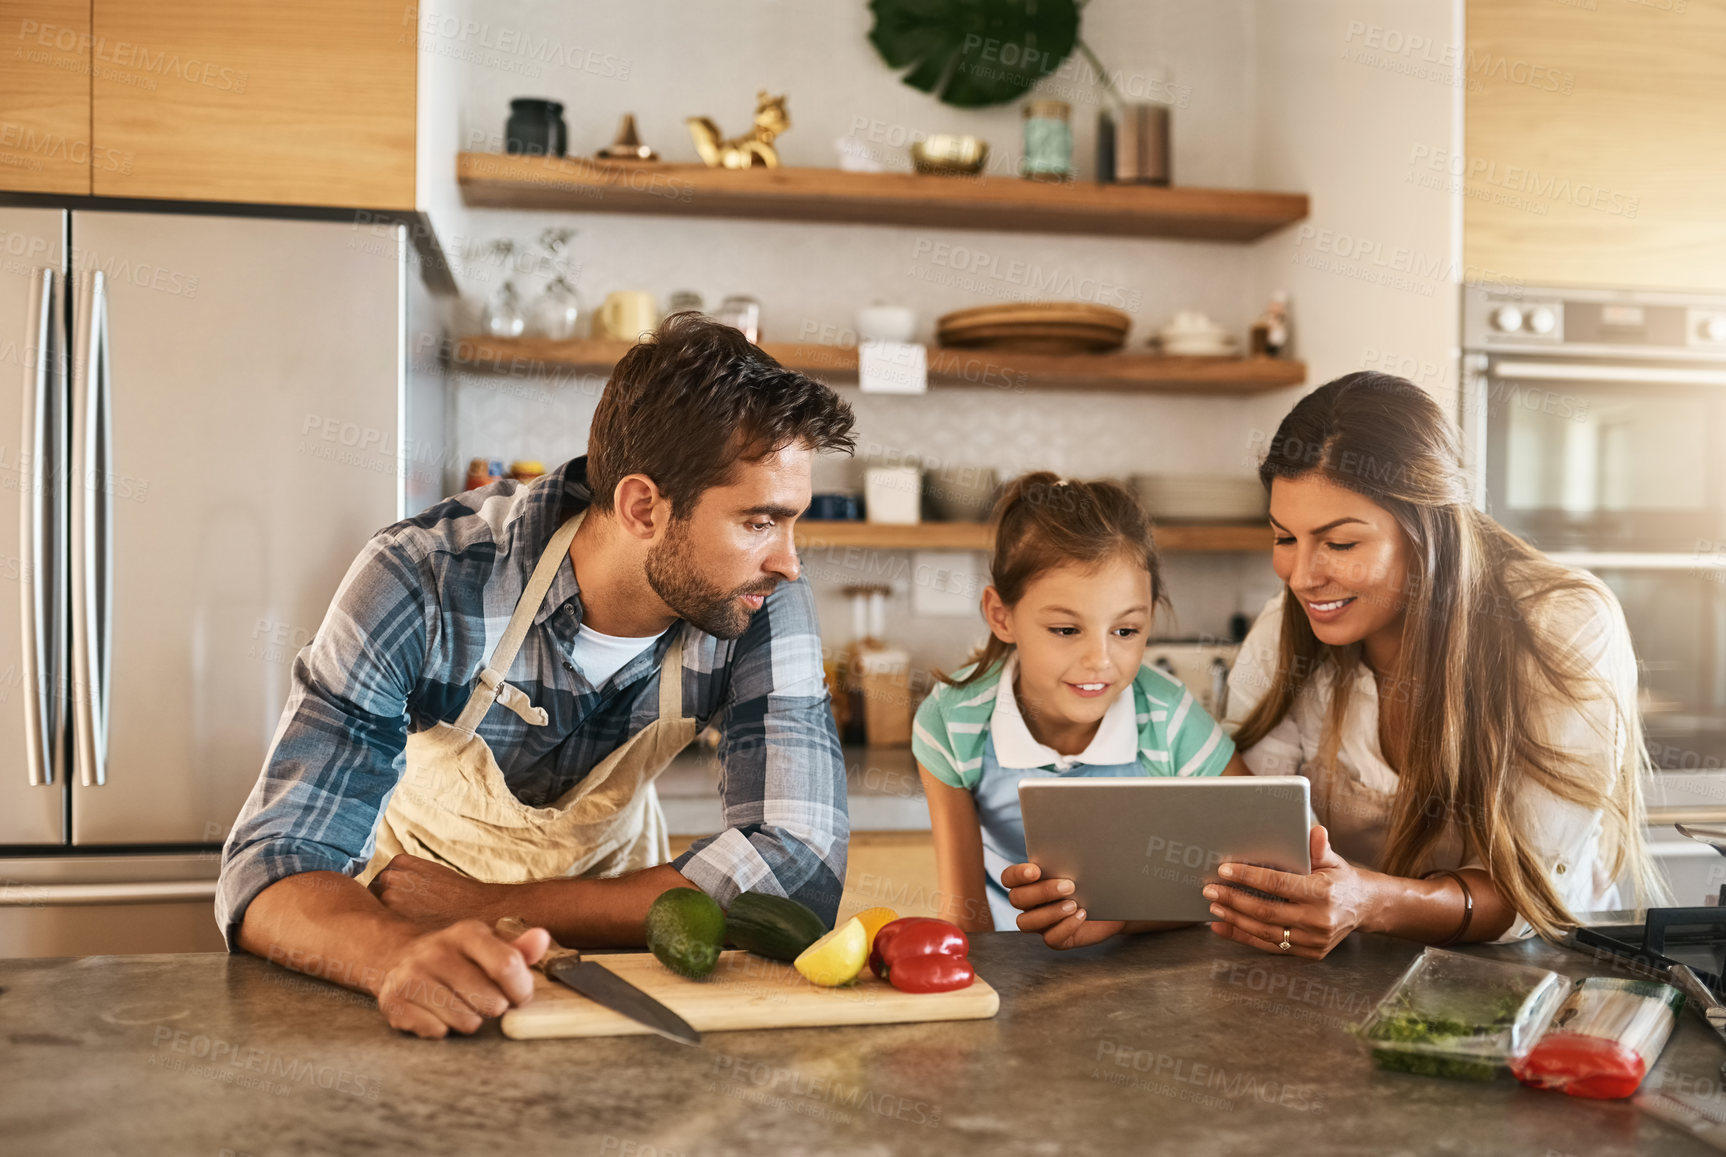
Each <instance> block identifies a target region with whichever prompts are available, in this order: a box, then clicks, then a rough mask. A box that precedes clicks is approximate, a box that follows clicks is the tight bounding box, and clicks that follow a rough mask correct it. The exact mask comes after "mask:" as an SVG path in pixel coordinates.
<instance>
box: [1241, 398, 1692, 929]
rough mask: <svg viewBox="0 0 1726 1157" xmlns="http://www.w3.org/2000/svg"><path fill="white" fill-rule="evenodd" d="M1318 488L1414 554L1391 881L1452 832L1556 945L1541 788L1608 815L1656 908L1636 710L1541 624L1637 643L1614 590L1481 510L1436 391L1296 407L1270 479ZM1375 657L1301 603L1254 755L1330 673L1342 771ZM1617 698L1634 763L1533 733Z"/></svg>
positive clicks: (1395, 690) (1641, 889) (1616, 865)
mask: <svg viewBox="0 0 1726 1157" xmlns="http://www.w3.org/2000/svg"><path fill="white" fill-rule="evenodd" d="M1314 474H1316V475H1318V476H1321V477H1323V478H1324V479H1325V480H1327V481H1329V482H1331V483H1333V484H1335V485H1337V486H1341V487H1344V488H1346V489H1348V490H1352V491H1354V492H1355V493H1357V494H1361V495H1364V496H1365V497H1367V498H1369V499H1370V500H1372V501H1373V502H1374V503H1376V504H1377V505H1379V506H1381V507H1383V508H1384V509H1385V510H1386V511H1388V512H1389V513H1390V514H1391V516H1392V517H1393V518H1394V519H1395V520H1396V523H1397V526H1398V527H1399V528H1400V529H1401V531H1402V534H1403V536H1404V538H1405V539H1406V543H1407V547H1408V558H1409V564H1408V579H1407V587H1406V589H1405V590H1403V591H1400V592H1395V594H1394V597H1397V598H1399V599H1400V600H1402V601H1405V611H1404V618H1403V627H1402V648H1401V652H1400V656H1399V658H1398V668H1397V670H1396V671H1395V672H1380V673H1379V674H1380V676H1381V679H1383V686H1385V687H1386V688H1388V691H1387V697H1388V695H1390V694H1394V695H1396V696H1399V697H1401V698H1402V700H1403V701H1404V702H1405V703H1406V714H1405V715H1404V716H1403V722H1404V724H1405V727H1406V729H1405V730H1404V731H1403V732H1402V733H1401V734H1399V735H1384V739H1385V742H1386V745H1387V748H1386V751H1385V755H1386V757H1387V759H1388V761H1389V762H1390V764H1391V765H1392V766H1393V767H1395V768H1396V770H1397V773H1398V783H1397V791H1396V796H1395V799H1394V801H1393V803H1392V805H1391V818H1390V830H1389V833H1388V836H1387V838H1386V841H1385V851H1384V863H1383V864H1381V865H1379V866H1380V867H1381V869H1382V870H1384V871H1386V872H1389V873H1390V874H1392V875H1396V876H1413V875H1415V874H1416V873H1417V872H1418V871H1420V869H1421V868H1422V867H1423V866H1424V864H1425V862H1426V857H1427V856H1428V855H1429V854H1430V853H1431V852H1432V850H1433V848H1434V847H1435V846H1436V845H1437V844H1438V842H1439V840H1440V839H1441V838H1443V836H1444V835H1445V833H1446V831H1447V830H1448V829H1449V828H1450V827H1451V825H1452V824H1453V823H1454V824H1455V826H1456V830H1457V831H1458V832H1459V833H1460V834H1461V836H1462V837H1463V840H1464V842H1465V844H1466V845H1467V849H1468V853H1469V854H1470V855H1472V856H1476V857H1478V858H1479V859H1480V860H1481V861H1482V862H1483V863H1484V864H1485V865H1486V867H1487V870H1488V871H1489V872H1490V874H1491V876H1492V879H1493V882H1494V883H1495V884H1496V885H1497V886H1498V889H1499V892H1500V893H1501V894H1502V895H1503V896H1504V898H1505V900H1506V902H1508V903H1509V904H1510V906H1511V907H1512V908H1514V909H1515V910H1516V911H1517V912H1518V913H1519V914H1520V915H1521V916H1522V917H1523V918H1525V919H1527V920H1528V921H1529V923H1531V924H1532V925H1533V926H1534V928H1535V930H1536V931H1538V932H1539V933H1540V934H1541V935H1543V936H1546V937H1548V938H1552V937H1555V936H1557V935H1558V934H1559V933H1560V932H1561V930H1562V929H1564V928H1567V927H1571V926H1574V925H1575V923H1576V919H1575V916H1574V915H1573V914H1572V913H1571V912H1570V911H1569V910H1568V909H1567V908H1566V907H1565V905H1564V902H1563V901H1562V900H1561V899H1560V898H1559V896H1558V893H1557V892H1556V891H1555V890H1554V889H1553V887H1552V885H1551V883H1550V882H1549V881H1548V879H1547V875H1546V870H1547V868H1548V867H1549V866H1550V865H1547V864H1544V863H1542V862H1541V861H1540V860H1539V858H1538V855H1537V853H1536V851H1535V849H1534V848H1532V847H1531V846H1529V845H1528V844H1527V843H1525V842H1523V841H1522V840H1520V839H1518V838H1517V836H1516V828H1515V826H1514V825H1515V811H1514V809H1515V807H1516V806H1517V801H1518V797H1519V794H1520V789H1521V788H1522V786H1523V785H1525V784H1530V783H1532V784H1537V785H1539V786H1541V787H1543V788H1545V789H1546V790H1548V791H1550V792H1551V793H1552V794H1553V795H1555V796H1557V797H1558V798H1560V799H1564V800H1569V801H1571V802H1573V803H1576V804H1578V805H1580V806H1582V807H1585V808H1589V809H1598V810H1600V811H1601V812H1602V813H1603V814H1604V816H1605V830H1604V832H1603V834H1602V838H1603V840H1604V841H1605V843H1606V846H1607V847H1608V848H1610V849H1611V855H1612V859H1611V866H1612V872H1613V876H1614V878H1617V876H1618V875H1619V873H1620V872H1623V871H1624V870H1625V869H1628V870H1629V873H1630V878H1631V882H1632V883H1633V884H1634V885H1635V887H1636V888H1637V890H1638V893H1639V894H1640V895H1650V894H1653V895H1658V894H1660V892H1661V891H1662V888H1661V886H1660V884H1659V883H1658V881H1657V877H1656V876H1655V874H1654V872H1653V870H1652V864H1651V863H1650V861H1649V859H1648V855H1647V849H1646V846H1645V844H1644V842H1643V836H1642V828H1643V822H1644V813H1643V801H1642V778H1643V775H1644V773H1645V772H1646V771H1647V770H1648V754H1647V748H1646V746H1645V745H1644V741H1643V738H1642V726H1641V719H1640V713H1639V710H1638V707H1637V703H1636V699H1635V696H1634V694H1631V695H1628V696H1626V695H1623V694H1620V693H1618V692H1617V691H1616V690H1615V689H1613V688H1603V687H1601V686H1600V675H1599V673H1598V671H1596V670H1592V669H1590V668H1589V667H1588V666H1587V665H1586V664H1584V663H1582V662H1579V661H1578V659H1577V657H1576V655H1575V653H1574V652H1573V651H1571V650H1570V649H1569V648H1568V647H1567V646H1566V642H1567V640H1566V639H1565V638H1563V637H1555V636H1554V633H1553V631H1552V628H1551V627H1550V626H1546V627H1542V626H1541V624H1542V623H1543V622H1544V621H1549V620H1550V613H1551V612H1554V611H1557V610H1561V609H1564V608H1565V607H1566V606H1567V605H1568V606H1569V607H1572V608H1579V609H1583V610H1585V611H1586V612H1587V613H1591V614H1598V613H1601V612H1602V611H1604V612H1606V613H1609V614H1610V616H1611V618H1612V619H1613V620H1614V623H1615V628H1616V629H1617V630H1619V631H1625V630H1626V628H1625V627H1624V625H1623V612H1622V611H1621V610H1620V609H1619V607H1618V604H1617V601H1616V600H1615V599H1614V598H1613V596H1612V594H1611V592H1610V591H1608V590H1607V589H1606V587H1605V586H1604V585H1603V584H1601V583H1600V582H1599V581H1598V580H1596V579H1594V578H1592V577H1591V576H1588V575H1584V574H1580V573H1578V572H1575V571H1571V570H1568V569H1567V568H1565V567H1562V566H1559V565H1558V564H1556V563H1554V562H1552V561H1551V560H1549V559H1547V558H1546V557H1545V556H1544V555H1542V554H1541V553H1540V552H1539V551H1537V550H1535V549H1534V548H1532V547H1530V546H1529V545H1528V544H1526V543H1524V542H1523V541H1522V540H1521V539H1519V538H1517V537H1516V536H1514V535H1512V534H1511V533H1510V532H1509V531H1507V530H1505V529H1504V528H1503V527H1502V526H1500V525H1499V524H1498V523H1497V522H1495V521H1493V520H1492V519H1491V518H1490V517H1488V516H1487V515H1486V514H1485V513H1483V512H1482V511H1480V510H1478V509H1476V508H1475V506H1474V504H1473V502H1472V487H1471V485H1470V480H1469V478H1468V475H1467V474H1466V473H1465V471H1464V469H1463V465H1462V456H1461V453H1460V451H1459V448H1458V443H1457V435H1456V431H1455V428H1454V427H1453V426H1452V424H1451V423H1450V422H1449V421H1447V420H1446V419H1445V416H1444V414H1443V412H1442V411H1441V410H1440V409H1439V407H1438V404H1437V403H1436V402H1434V401H1433V399H1432V398H1431V397H1430V396H1429V395H1428V394H1427V393H1426V392H1425V391H1424V390H1422V389H1420V388H1419V387H1417V386H1415V385H1414V384H1413V383H1411V382H1407V381H1404V380H1403V379H1402V378H1398V377H1392V376H1391V375H1389V374H1379V373H1354V374H1348V375H1346V376H1344V377H1341V378H1338V379H1337V380H1335V381H1334V382H1331V383H1329V384H1328V385H1325V386H1321V387H1320V388H1319V389H1317V390H1315V391H1313V392H1312V393H1311V394H1309V395H1307V396H1306V397H1305V398H1302V399H1301V400H1300V402H1298V403H1297V404H1296V405H1295V408H1294V409H1293V410H1292V411H1290V412H1289V415H1288V417H1286V418H1284V419H1283V422H1282V425H1281V426H1280V427H1278V429H1277V433H1276V437H1275V438H1274V439H1272V441H1271V444H1270V449H1269V451H1268V453H1267V454H1266V456H1265V459H1264V462H1263V463H1262V464H1261V465H1260V467H1259V478H1260V480H1261V481H1262V482H1263V483H1264V485H1265V489H1266V490H1269V489H1270V488H1271V483H1272V482H1273V481H1275V480H1276V479H1278V478H1284V479H1290V480H1292V479H1297V478H1305V477H1307V476H1309V475H1314ZM1551 599H1563V600H1567V601H1568V602H1548V601H1547V600H1551ZM1361 654H1362V648H1361V645H1360V644H1359V643H1355V644H1351V645H1349V646H1346V647H1332V646H1329V645H1327V644H1324V643H1321V642H1320V641H1319V640H1318V638H1317V636H1315V635H1314V634H1313V631H1312V626H1311V624H1310V622H1309V621H1308V620H1307V617H1306V614H1305V612H1304V611H1303V610H1302V609H1301V606H1300V600H1299V599H1297V598H1295V597H1294V596H1293V595H1292V594H1291V593H1288V592H1286V591H1285V594H1284V599H1283V612H1282V638H1281V643H1280V647H1279V653H1278V655H1277V670H1276V675H1275V676H1274V678H1273V680H1272V682H1271V685H1270V687H1269V688H1268V690H1267V693H1266V694H1265V696H1264V698H1263V699H1261V700H1260V701H1259V702H1258V704H1257V705H1256V706H1255V707H1254V708H1253V710H1252V711H1251V712H1250V713H1249V714H1248V716H1247V717H1246V719H1245V720H1243V721H1242V723H1241V725H1240V728H1239V731H1238V733H1237V734H1236V735H1235V742H1236V744H1237V745H1238V746H1239V747H1241V748H1242V749H1246V748H1249V747H1251V746H1252V745H1253V744H1254V743H1257V742H1258V741H1259V740H1260V739H1263V738H1264V737H1265V735H1266V734H1268V733H1269V732H1270V731H1271V729H1272V728H1274V727H1275V726H1276V725H1277V724H1278V723H1279V722H1281V721H1282V719H1283V718H1284V717H1285V716H1286V715H1287V714H1288V712H1289V708H1290V706H1291V705H1292V704H1293V703H1294V701H1295V698H1296V696H1297V695H1298V694H1299V693H1300V691H1301V689H1302V687H1304V686H1305V685H1306V684H1307V683H1308V682H1309V681H1310V679H1311V677H1312V676H1313V675H1314V673H1315V672H1317V671H1319V670H1323V669H1325V668H1327V667H1328V668H1329V669H1330V671H1331V685H1332V686H1333V687H1334V688H1335V696H1334V698H1333V699H1332V702H1331V705H1330V712H1329V715H1328V718H1327V720H1326V722H1325V726H1324V734H1323V739H1322V742H1321V747H1320V755H1319V759H1320V761H1321V763H1322V762H1329V763H1332V764H1333V765H1334V760H1335V757H1336V751H1337V748H1338V744H1339V743H1340V736H1341V729H1342V724H1343V721H1344V720H1345V719H1346V717H1347V712H1348V689H1349V687H1350V685H1351V683H1352V682H1353V680H1352V679H1350V678H1348V677H1347V676H1348V674H1349V672H1351V671H1352V670H1353V669H1354V665H1355V663H1356V662H1357V661H1359V660H1360V658H1361ZM1602 695H1604V696H1606V697H1607V698H1609V699H1610V700H1611V701H1612V702H1611V706H1612V709H1613V712H1614V714H1615V715H1616V719H1615V720H1614V721H1613V722H1614V724H1615V730H1616V731H1617V732H1618V734H1619V735H1621V736H1622V737H1623V739H1622V742H1623V745H1624V755H1623V758H1622V759H1621V760H1620V761H1619V764H1618V766H1589V765H1587V764H1584V763H1581V762H1580V761H1577V760H1576V759H1574V758H1571V757H1568V756H1567V755H1566V754H1565V753H1564V751H1562V750H1561V749H1559V748H1557V747H1554V746H1553V745H1551V744H1549V743H1547V742H1545V741H1543V740H1541V739H1540V738H1537V737H1536V735H1534V734H1532V733H1531V731H1530V730H1529V728H1528V726H1527V723H1526V722H1525V721H1526V720H1527V719H1528V718H1529V708H1530V705H1532V704H1536V703H1540V702H1541V701H1543V700H1544V701H1547V702H1555V703H1557V704H1562V706H1563V709H1565V710H1570V709H1575V708H1578V707H1580V705H1581V703H1582V702H1583V701H1584V700H1593V699H1597V698H1598V697H1601V696H1602ZM1381 734H1382V733H1381ZM1607 738H1608V740H1609V741H1611V740H1613V738H1614V737H1613V736H1612V735H1610V734H1609V735H1608V736H1607Z"/></svg>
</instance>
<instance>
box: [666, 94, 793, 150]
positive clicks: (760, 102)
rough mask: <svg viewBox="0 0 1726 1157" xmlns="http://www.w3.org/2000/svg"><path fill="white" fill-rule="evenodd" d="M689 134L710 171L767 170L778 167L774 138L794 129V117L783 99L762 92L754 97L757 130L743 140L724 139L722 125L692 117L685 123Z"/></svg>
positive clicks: (751, 131) (737, 138) (753, 129)
mask: <svg viewBox="0 0 1726 1157" xmlns="http://www.w3.org/2000/svg"><path fill="white" fill-rule="evenodd" d="M684 123H685V124H687V125H688V126H689V135H690V136H691V137H693V138H695V151H696V152H698V153H700V154H701V159H702V160H703V161H705V162H706V163H707V167H708V168H711V169H749V168H754V167H755V166H757V165H760V166H762V167H764V168H768V169H777V168H778V167H779V154H778V153H776V152H774V150H773V138H774V137H776V136H778V135H779V134H780V133H782V132H784V131H785V130H786V129H788V128H790V127H791V116H790V114H788V113H787V112H786V111H785V98H784V97H783V96H768V95H767V90H766V89H762V90H761V91H760V92H758V93H756V94H755V127H754V128H752V129H750V130H749V132H748V133H747V134H746V135H744V136H741V137H733V138H732V139H731V140H722V139H721V138H720V136H719V126H718V125H716V124H714V123H713V121H712V120H711V119H710V118H708V117H690V118H689V119H688V120H686V121H684Z"/></svg>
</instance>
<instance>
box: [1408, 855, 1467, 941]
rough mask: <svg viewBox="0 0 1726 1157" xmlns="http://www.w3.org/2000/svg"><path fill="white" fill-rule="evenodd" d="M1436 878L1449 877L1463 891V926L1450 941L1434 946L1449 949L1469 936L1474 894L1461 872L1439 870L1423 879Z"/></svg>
mask: <svg viewBox="0 0 1726 1157" xmlns="http://www.w3.org/2000/svg"><path fill="white" fill-rule="evenodd" d="M1434 876H1449V877H1450V878H1451V879H1453V880H1455V881H1456V886H1457V887H1459V888H1461V889H1462V926H1461V927H1460V928H1458V929H1457V930H1456V931H1455V932H1454V933H1452V934H1451V937H1450V939H1448V940H1440V941H1439V942H1438V943H1437V944H1435V945H1433V947H1435V948H1449V947H1450V946H1451V945H1452V944H1455V943H1456V942H1457V941H1459V940H1461V939H1462V938H1463V937H1464V936H1466V935H1468V926H1469V924H1470V923H1472V922H1473V921H1474V892H1473V891H1471V890H1470V889H1469V886H1468V881H1467V880H1465V879H1463V876H1462V873H1461V872H1455V871H1452V870H1451V869H1449V868H1439V869H1438V870H1437V871H1433V872H1428V873H1427V874H1426V875H1424V876H1422V877H1421V879H1423V880H1430V879H1432V878H1433V877H1434Z"/></svg>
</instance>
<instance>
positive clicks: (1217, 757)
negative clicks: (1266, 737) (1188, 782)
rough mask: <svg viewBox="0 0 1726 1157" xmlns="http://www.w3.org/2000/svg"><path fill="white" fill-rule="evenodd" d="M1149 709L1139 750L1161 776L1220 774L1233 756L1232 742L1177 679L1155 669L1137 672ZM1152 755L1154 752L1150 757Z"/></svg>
mask: <svg viewBox="0 0 1726 1157" xmlns="http://www.w3.org/2000/svg"><path fill="white" fill-rule="evenodd" d="M1139 682H1140V683H1141V684H1142V685H1143V688H1144V690H1145V692H1146V696H1147V699H1148V700H1149V706H1150V710H1149V711H1148V712H1147V714H1148V718H1147V719H1146V721H1145V723H1144V725H1143V727H1142V729H1141V731H1140V747H1141V748H1142V749H1144V750H1143V754H1144V755H1145V756H1146V757H1147V758H1148V759H1153V760H1154V761H1155V762H1154V764H1152V766H1154V768H1155V770H1156V771H1157V772H1158V773H1160V774H1162V775H1184V776H1194V775H1221V774H1222V773H1223V769H1224V768H1225V767H1227V766H1228V765H1229V760H1231V759H1233V758H1234V755H1235V741H1234V740H1233V739H1231V738H1229V735H1228V733H1227V732H1225V731H1224V730H1223V728H1222V725H1221V724H1219V723H1218V722H1217V721H1216V720H1215V719H1212V718H1211V716H1210V714H1209V713H1208V712H1207V711H1205V709H1204V708H1203V707H1200V706H1199V702H1198V700H1197V699H1194V698H1193V693H1192V692H1191V691H1189V690H1187V688H1186V686H1185V685H1184V684H1182V683H1181V682H1180V681H1179V680H1177V679H1174V678H1172V677H1171V676H1169V675H1167V674H1166V673H1164V672H1162V671H1159V670H1158V669H1157V668H1155V667H1151V666H1146V667H1144V668H1141V669H1140V672H1139ZM1153 753H1155V754H1154V755H1153Z"/></svg>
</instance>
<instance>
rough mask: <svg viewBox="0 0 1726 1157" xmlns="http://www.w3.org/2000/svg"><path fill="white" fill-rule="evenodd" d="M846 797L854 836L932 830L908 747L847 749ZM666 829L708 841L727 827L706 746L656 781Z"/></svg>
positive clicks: (683, 756) (694, 749)
mask: <svg viewBox="0 0 1726 1157" xmlns="http://www.w3.org/2000/svg"><path fill="white" fill-rule="evenodd" d="M844 757H845V795H846V803H847V804H848V806H849V808H850V813H851V830H852V831H854V832H898V831H923V832H926V831H928V830H929V805H928V804H927V803H925V802H924V800H923V785H922V783H921V782H919V781H918V779H917V761H916V759H915V758H913V757H912V755H911V749H910V748H909V747H855V746H847V747H846V748H845V749H844ZM655 787H656V788H657V789H658V791H659V805H660V807H661V808H662V809H663V810H664V812H665V823H666V830H667V831H669V832H670V833H671V834H672V835H674V836H706V835H712V834H713V833H714V832H717V831H721V830H723V829H724V827H725V822H724V819H723V815H724V812H723V809H722V808H721V807H720V803H719V760H718V759H717V758H716V757H715V756H714V754H713V752H712V751H711V750H709V749H708V748H707V747H705V746H700V745H697V746H692V747H689V748H686V749H685V750H684V751H683V753H682V754H680V755H679V756H678V757H677V758H676V759H675V760H674V761H673V762H672V764H671V766H670V767H668V768H666V769H665V771H664V773H663V774H661V775H660V777H659V779H658V780H657V781H655Z"/></svg>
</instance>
